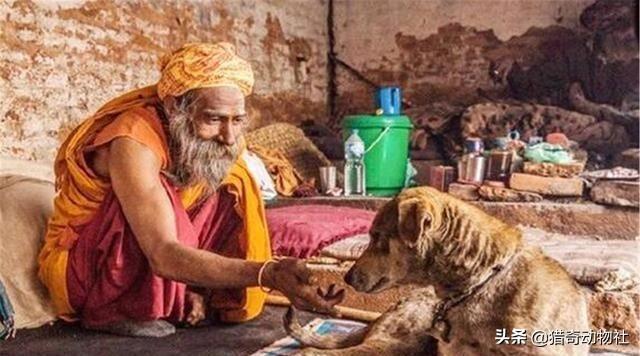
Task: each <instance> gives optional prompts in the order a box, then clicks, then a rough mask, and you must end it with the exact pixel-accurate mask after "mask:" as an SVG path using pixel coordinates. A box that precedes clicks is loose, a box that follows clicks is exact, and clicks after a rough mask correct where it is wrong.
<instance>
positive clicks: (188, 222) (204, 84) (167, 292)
mask: <svg viewBox="0 0 640 356" xmlns="http://www.w3.org/2000/svg"><path fill="white" fill-rule="evenodd" d="M163 62H164V63H163V64H162V73H161V78H160V81H159V82H158V84H157V85H155V86H151V87H147V88H143V89H139V90H136V91H133V92H130V93H128V94H125V95H123V96H121V97H119V98H117V99H115V100H112V101H111V102H109V103H107V104H106V105H105V106H103V107H102V108H101V109H100V110H98V112H97V113H96V114H95V115H93V116H92V117H90V118H89V119H88V120H86V121H85V122H83V123H82V124H81V125H80V126H78V127H77V128H76V129H75V130H74V131H73V132H72V133H71V134H70V135H69V137H68V138H67V140H66V141H65V142H64V144H63V145H62V147H61V148H60V151H59V152H58V156H57V158H56V162H55V171H56V188H57V190H58V195H57V196H56V199H55V208H54V214H53V216H52V217H51V219H50V221H49V224H48V230H47V236H46V239H45V246H44V248H43V250H42V252H41V254H40V271H39V275H40V278H41V279H42V281H43V282H44V283H45V285H46V286H47V287H48V289H49V291H50V293H51V296H52V299H53V301H54V304H55V307H56V308H57V311H58V313H59V314H60V316H61V317H62V318H67V319H80V320H81V322H82V325H83V326H84V327H87V328H91V329H97V330H105V331H109V332H113V333H118V334H125V335H138V336H164V335H168V334H171V333H173V332H175V328H174V327H173V325H172V324H171V323H175V322H187V323H190V324H195V323H197V322H198V321H200V320H202V319H203V318H204V316H205V311H204V309H203V308H204V305H205V304H208V305H209V306H213V307H214V308H215V310H216V311H217V313H218V316H219V318H220V319H222V320H224V321H231V322H240V321H245V320H249V319H251V318H254V317H255V316H257V315H258V314H259V313H260V312H261V311H262V307H263V304H264V301H265V297H266V294H265V292H264V289H265V288H270V289H277V290H279V291H281V292H282V293H283V294H284V295H286V296H287V297H288V298H289V299H290V300H291V301H292V302H293V303H294V304H295V305H297V306H299V307H302V308H307V309H314V310H318V311H327V312H331V311H332V310H333V306H334V305H335V304H336V303H338V302H339V301H340V300H341V299H342V293H337V294H336V293H331V294H327V295H325V294H324V293H323V292H322V291H320V290H319V289H316V287H315V286H313V285H312V283H311V282H310V281H309V279H310V278H309V272H308V270H307V269H306V267H305V266H304V264H303V263H302V262H301V261H298V260H294V259H285V260H280V261H274V260H271V259H270V258H271V251H270V244H269V237H268V233H267V229H266V222H265V217H264V206H263V205H262V201H261V200H260V193H259V190H258V188H257V187H256V185H255V183H254V182H253V180H252V178H251V176H250V174H249V173H248V170H247V167H246V165H245V163H244V162H243V160H242V158H241V152H242V150H243V149H244V142H243V140H242V132H243V129H244V127H245V126H246V122H247V114H246V111H245V102H244V97H245V96H246V95H249V94H250V92H251V89H252V86H253V73H252V71H251V67H250V65H249V64H248V63H247V62H246V61H244V60H243V59H242V58H240V57H238V56H237V55H236V53H235V51H234V48H233V46H231V45H230V44H227V43H219V44H188V45H186V46H184V47H183V48H181V49H179V50H177V51H176V52H174V53H173V54H171V55H170V56H168V57H166V58H165V59H164V60H163ZM204 291H210V293H204ZM209 294H210V295H209ZM205 296H206V297H207V298H208V299H210V302H209V303H204V302H203V301H204V299H205ZM169 322H171V323H169Z"/></svg>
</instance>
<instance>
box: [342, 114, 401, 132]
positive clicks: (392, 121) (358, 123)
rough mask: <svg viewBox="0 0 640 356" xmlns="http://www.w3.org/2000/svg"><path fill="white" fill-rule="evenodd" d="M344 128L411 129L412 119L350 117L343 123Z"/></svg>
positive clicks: (366, 116)
mask: <svg viewBox="0 0 640 356" xmlns="http://www.w3.org/2000/svg"><path fill="white" fill-rule="evenodd" d="M342 127H344V128H346V129H360V128H386V127H393V128H401V129H411V128H413V125H412V124H411V119H409V117H408V116H405V115H379V116H375V115H349V116H345V117H344V120H343V121H342Z"/></svg>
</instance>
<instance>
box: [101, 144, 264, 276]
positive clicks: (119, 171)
mask: <svg viewBox="0 0 640 356" xmlns="http://www.w3.org/2000/svg"><path fill="white" fill-rule="evenodd" d="M109 176H110V178H111V184H112V187H113V190H114V192H115V194H116V196H117V198H118V200H119V201H120V205H121V206H122V210H123V212H124V215H125V217H126V218H127V221H128V223H129V225H131V229H132V230H133V233H134V235H135V236H136V239H137V240H138V243H139V245H140V247H141V248H142V252H143V253H144V254H145V256H147V259H148V260H149V263H150V264H151V268H152V269H153V271H154V273H156V274H157V275H159V276H161V277H164V278H168V279H172V280H176V281H180V282H184V283H187V284H190V285H197V286H203V287H207V288H241V287H247V286H255V285H257V275H258V270H259V269H260V267H261V264H260V263H257V262H248V261H244V260H241V259H233V258H227V257H224V256H221V255H217V254H214V253H211V252H208V251H204V250H198V249H195V248H191V247H188V246H185V245H182V244H181V243H179V242H178V238H177V229H176V221H175V213H174V212H173V208H172V206H171V201H170V200H169V196H168V195H167V192H166V191H165V189H164V187H163V186H162V183H161V181H160V162H159V161H158V159H157V157H156V156H155V155H154V154H153V152H152V151H151V150H150V149H148V148H147V147H145V146H143V145H142V144H140V143H138V142H136V141H134V140H131V139H128V138H118V139H116V140H114V141H113V142H112V143H111V145H110V152H109Z"/></svg>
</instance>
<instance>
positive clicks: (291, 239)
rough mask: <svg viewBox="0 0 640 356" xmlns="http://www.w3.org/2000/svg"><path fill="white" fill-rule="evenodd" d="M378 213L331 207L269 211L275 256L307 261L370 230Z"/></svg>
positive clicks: (307, 206) (269, 223) (300, 207)
mask: <svg viewBox="0 0 640 356" xmlns="http://www.w3.org/2000/svg"><path fill="white" fill-rule="evenodd" d="M374 216H375V212H373V211H368V210H362V209H354V208H345V207H336V206H329V205H298V206H289V207H284V208H275V209H268V210H267V225H268V226H269V235H270V236H271V246H272V248H273V253H274V255H280V256H291V257H300V258H305V257H309V256H313V255H315V254H317V253H318V252H319V251H320V250H321V249H322V248H323V247H325V246H327V245H329V244H332V243H334V242H336V241H339V240H342V239H344V238H347V237H350V236H353V235H357V234H363V233H366V232H368V231H369V228H370V227H371V223H372V222H373V218H374Z"/></svg>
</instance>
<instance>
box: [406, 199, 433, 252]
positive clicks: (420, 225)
mask: <svg viewBox="0 0 640 356" xmlns="http://www.w3.org/2000/svg"><path fill="white" fill-rule="evenodd" d="M431 219H432V217H431V214H429V211H428V209H427V206H426V202H425V201H423V200H422V199H420V198H410V199H407V200H404V201H401V202H399V203H398V233H399V234H400V238H402V239H403V240H404V241H405V242H407V243H408V244H409V246H415V244H416V243H417V241H418V239H419V238H420V236H422V234H423V233H424V232H425V230H426V229H428V228H429V226H430V225H431Z"/></svg>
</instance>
